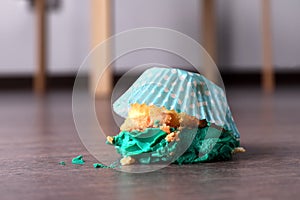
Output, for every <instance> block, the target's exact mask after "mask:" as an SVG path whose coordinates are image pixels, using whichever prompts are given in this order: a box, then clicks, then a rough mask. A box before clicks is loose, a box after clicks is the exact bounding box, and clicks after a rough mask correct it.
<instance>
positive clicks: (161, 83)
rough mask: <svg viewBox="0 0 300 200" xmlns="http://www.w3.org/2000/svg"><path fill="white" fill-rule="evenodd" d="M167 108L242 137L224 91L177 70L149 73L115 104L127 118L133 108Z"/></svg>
mask: <svg viewBox="0 0 300 200" xmlns="http://www.w3.org/2000/svg"><path fill="white" fill-rule="evenodd" d="M134 103H139V104H143V103H145V104H147V105H155V106H158V107H165V108H167V109H168V110H175V111H176V112H178V113H186V114H188V115H190V116H194V117H196V118H197V119H199V120H202V119H205V120H206V121H208V122H210V123H214V124H216V125H218V126H222V127H224V128H225V129H226V130H229V131H232V132H233V134H234V136H235V137H236V138H239V137H240V134H239V132H238V130H237V127H236V125H235V123H234V120H233V117H232V115H231V112H230V109H229V106H228V104H227V100H226V96H225V93H224V91H223V90H222V89H221V88H220V87H219V86H217V85H215V84H214V83H212V82H211V81H210V80H208V79H206V78H205V77H204V76H203V75H200V74H197V73H192V72H188V71H185V70H181V69H175V68H156V67H153V68H150V69H147V70H146V71H145V72H144V73H143V74H142V75H141V76H140V77H139V78H138V79H137V80H136V81H135V82H134V83H133V85H132V86H131V87H130V88H129V89H128V90H127V91H126V92H125V93H124V94H123V95H122V96H121V97H120V98H118V99H117V100H116V101H115V102H114V104H113V109H114V111H115V112H116V113H117V114H118V115H120V116H122V117H124V118H126V117H127V115H128V111H129V108H130V105H131V104H134Z"/></svg>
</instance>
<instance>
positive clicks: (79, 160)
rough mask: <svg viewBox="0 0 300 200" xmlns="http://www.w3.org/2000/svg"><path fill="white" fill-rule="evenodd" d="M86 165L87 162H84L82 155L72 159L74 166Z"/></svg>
mask: <svg viewBox="0 0 300 200" xmlns="http://www.w3.org/2000/svg"><path fill="white" fill-rule="evenodd" d="M84 163H85V161H84V160H83V157H82V155H79V156H77V157H75V158H73V159H72V164H75V165H83V164H84Z"/></svg>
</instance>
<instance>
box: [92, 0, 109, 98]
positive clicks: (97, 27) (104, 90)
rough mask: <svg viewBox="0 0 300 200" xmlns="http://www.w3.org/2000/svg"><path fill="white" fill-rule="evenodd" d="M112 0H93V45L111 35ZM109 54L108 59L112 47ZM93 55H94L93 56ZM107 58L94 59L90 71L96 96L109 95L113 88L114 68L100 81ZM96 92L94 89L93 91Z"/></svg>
mask: <svg viewBox="0 0 300 200" xmlns="http://www.w3.org/2000/svg"><path fill="white" fill-rule="evenodd" d="M110 3H111V2H110V0H92V1H91V6H92V7H91V12H92V47H93V48H94V47H96V46H97V45H99V44H100V43H101V42H103V41H104V40H106V39H107V38H108V37H109V36H110V31H111V25H110V23H111V7H110ZM106 53H107V55H106V56H104V57H105V58H104V59H108V58H109V56H110V49H107V51H106ZM92 57H93V56H92ZM103 63H105V60H103V59H99V58H98V59H97V57H96V58H93V59H92V66H91V71H90V88H91V89H94V88H96V90H95V96H96V97H109V96H110V94H111V90H112V79H113V77H112V70H111V69H110V68H107V69H106V71H105V72H104V74H103V76H102V78H101V80H100V81H98V79H99V78H100V77H98V74H99V70H103V69H101V68H100V67H105V66H104V64H103ZM92 92H94V91H92Z"/></svg>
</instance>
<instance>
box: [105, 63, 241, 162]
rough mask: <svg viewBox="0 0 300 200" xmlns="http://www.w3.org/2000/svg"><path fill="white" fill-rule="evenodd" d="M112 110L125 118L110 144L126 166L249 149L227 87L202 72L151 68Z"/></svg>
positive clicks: (214, 157)
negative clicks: (243, 145)
mask: <svg viewBox="0 0 300 200" xmlns="http://www.w3.org/2000/svg"><path fill="white" fill-rule="evenodd" d="M113 109H114V111H115V112H116V113H117V114H118V115H120V116H122V117H124V118H125V121H124V123H123V124H122V125H121V127H120V133H119V134H117V135H116V136H108V137H107V143H108V144H111V145H114V147H115V148H116V150H117V152H118V153H119V154H120V155H121V159H120V163H121V164H122V165H129V164H153V163H165V162H168V163H177V164H189V163H201V162H213V161H225V160H230V159H231V158H232V155H233V154H234V153H237V152H244V151H245V150H244V149H243V148H242V147H240V140H239V138H240V134H239V132H238V130H237V128H236V125H235V123H234V121H233V118H232V115H231V112H230V109H229V106H228V104H227V100H226V97H225V94H224V91H223V90H222V89H221V88H220V87H218V86H217V85H215V84H214V83H212V82H211V81H209V80H208V79H206V78H205V77H204V76H203V75H200V74H197V73H192V72H188V71H185V70H181V69H174V68H173V69H172V68H155V67H154V68H150V69H148V70H146V71H145V72H144V73H143V74H142V75H141V76H140V77H139V78H138V79H137V80H136V81H135V82H134V84H133V85H132V86H131V87H130V88H129V89H128V90H127V91H126V92H125V93H124V94H123V95H122V96H121V97H120V98H118V99H117V100H116V101H115V102H114V104H113Z"/></svg>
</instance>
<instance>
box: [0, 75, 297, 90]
mask: <svg viewBox="0 0 300 200" xmlns="http://www.w3.org/2000/svg"><path fill="white" fill-rule="evenodd" d="M221 75H222V78H223V82H224V85H225V86H226V87H228V86H257V87H260V85H261V74H260V73H257V72H221ZM121 76H122V75H121V74H115V76H114V84H115V83H116V82H117V81H118V80H119V79H120V78H121ZM299 77H300V72H297V73H294V72H293V73H284V72H279V73H276V74H275V79H276V85H277V86H285V85H300V78H299ZM130 78H133V79H134V78H137V77H130ZM32 81H33V79H32V77H28V76H11V77H0V90H18V89H28V90H31V89H32ZM74 81H75V76H74V75H64V76H51V77H48V78H47V89H50V90H52V89H54V90H58V89H72V88H73V84H74Z"/></svg>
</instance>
